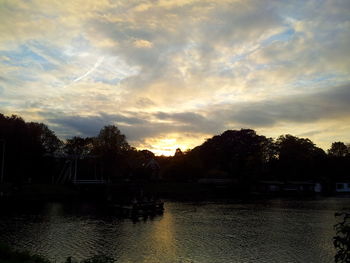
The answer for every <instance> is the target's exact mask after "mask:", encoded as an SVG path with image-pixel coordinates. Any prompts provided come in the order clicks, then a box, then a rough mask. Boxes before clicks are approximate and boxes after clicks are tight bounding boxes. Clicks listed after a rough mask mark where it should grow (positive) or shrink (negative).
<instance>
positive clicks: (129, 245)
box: [0, 197, 350, 263]
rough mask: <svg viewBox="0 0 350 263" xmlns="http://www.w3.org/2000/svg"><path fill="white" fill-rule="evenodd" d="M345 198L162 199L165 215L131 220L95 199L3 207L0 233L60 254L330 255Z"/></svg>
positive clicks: (155, 257) (184, 257) (133, 258)
mask: <svg viewBox="0 0 350 263" xmlns="http://www.w3.org/2000/svg"><path fill="white" fill-rule="evenodd" d="M349 207H350V199H349V198H341V197H329V198H315V199H307V200H305V199H303V200H295V199H270V200H264V201H250V202H233V201H231V202H196V203H193V202H175V201H166V202H165V212H164V214H163V215H159V216H155V217H153V218H146V219H141V220H139V221H133V220H131V219H127V218H124V219H122V218H118V217H116V216H115V215H113V214H111V213H107V212H106V211H105V210H103V211H100V209H99V207H98V205H97V204H91V203H79V204H63V203H46V204H44V205H41V206H37V205H36V206H29V205H26V206H25V207H22V206H16V207H12V209H11V210H8V209H2V211H1V215H0V241H3V242H6V243H9V244H10V245H12V246H13V247H15V248H17V249H24V250H29V251H31V252H33V253H38V254H41V255H44V256H45V257H47V258H49V259H51V260H53V261H56V262H63V261H64V260H65V259H66V258H67V257H68V256H73V257H74V258H76V259H79V260H81V259H84V258H87V257H89V256H93V255H96V254H105V255H108V256H111V257H113V258H115V259H117V262H137V263H157V262H161V263H167V262H169V263H180V262H181V263H184V262H186V263H187V262H188V263H189V262H193V263H219V262H220V263H226V262H237V263H246V262H259V263H261V262H266V263H267V262H268V263H273V262H276V263H277V262H278V263H280V262H284V263H288V262H291V263H292V262H293V263H294V262H310V263H311V262H315V263H316V262H317V263H320V262H327V263H328V262H333V261H334V260H333V258H334V254H335V250H334V248H333V243H332V238H333V236H334V234H335V233H334V229H333V225H334V224H335V223H336V218H335V217H334V213H335V212H337V211H340V210H342V209H344V208H349Z"/></svg>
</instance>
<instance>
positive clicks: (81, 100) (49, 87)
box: [0, 0, 350, 155]
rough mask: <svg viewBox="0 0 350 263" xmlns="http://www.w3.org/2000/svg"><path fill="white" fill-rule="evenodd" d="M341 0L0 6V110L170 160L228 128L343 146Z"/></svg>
mask: <svg viewBox="0 0 350 263" xmlns="http://www.w3.org/2000/svg"><path fill="white" fill-rule="evenodd" d="M349 14H350V1H348V0H329V1H327V0H308V1H305V0H293V1H279V0H230V1H226V0H222V1H220V0H216V1H209V0H208V1H206V0H158V1H156V0H154V1H148V0H144V1H124V0H123V1H121V0H120V1H117V0H116V1H114V0H96V1H89V0H70V1H58V0H47V1H45V0H23V1H19V0H0V112H1V113H2V114H5V115H11V114H17V115H19V116H21V117H23V118H24V119H25V120H26V121H36V122H43V123H45V124H47V125H48V126H49V128H50V129H52V130H54V131H55V133H56V134H57V135H58V136H59V137H60V138H61V139H65V138H70V137H72V136H84V137H85V136H96V135H97V134H98V132H99V130H100V129H101V128H102V127H103V126H105V125H110V124H114V125H116V126H117V127H118V128H119V129H120V130H121V132H122V133H123V134H125V135H126V137H127V140H128V142H129V144H130V145H132V146H134V147H136V148H138V149H149V150H151V151H153V152H154V153H156V154H165V155H172V154H174V152H175V149H176V148H178V147H179V148H181V149H182V150H186V149H189V148H193V147H195V146H197V145H200V144H201V143H203V142H204V141H205V140H206V139H207V138H210V137H212V136H213V135H216V134H221V133H223V132H224V131H225V130H228V129H241V128H251V129H254V130H256V131H257V133H258V134H261V135H265V136H267V137H272V138H277V137H278V136H279V135H282V134H292V135H294V136H298V137H307V138H310V139H311V140H312V141H313V142H314V143H315V144H316V145H317V146H319V147H322V148H323V149H325V150H326V149H328V148H329V147H330V145H331V143H332V142H334V141H343V142H350V74H349V73H350V55H349V54H350V15H349Z"/></svg>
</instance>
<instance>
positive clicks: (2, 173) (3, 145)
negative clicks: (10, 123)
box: [0, 140, 6, 184]
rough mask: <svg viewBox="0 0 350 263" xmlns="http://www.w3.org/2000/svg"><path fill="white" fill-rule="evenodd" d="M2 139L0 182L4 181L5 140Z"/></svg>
mask: <svg viewBox="0 0 350 263" xmlns="http://www.w3.org/2000/svg"><path fill="white" fill-rule="evenodd" d="M1 141H2V161H1V179H0V184H2V183H3V182H4V168H5V147H6V141H5V140H1Z"/></svg>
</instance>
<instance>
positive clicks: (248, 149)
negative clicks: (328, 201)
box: [0, 114, 350, 192]
mask: <svg viewBox="0 0 350 263" xmlns="http://www.w3.org/2000/svg"><path fill="white" fill-rule="evenodd" d="M0 146H1V148H2V149H4V148H5V147H6V151H5V152H6V156H5V162H4V164H5V172H4V174H5V176H4V177H5V178H4V179H5V181H6V182H13V183H25V182H31V181H32V182H40V183H48V182H51V181H55V180H54V179H55V177H58V176H59V174H61V175H62V171H63V170H64V166H65V165H66V166H67V162H68V164H69V163H70V164H71V165H72V164H73V163H74V164H76V165H77V167H78V170H79V171H78V173H79V175H82V176H83V177H85V178H83V179H94V178H97V177H99V178H104V179H108V180H109V181H114V180H126V179H127V180H148V179H155V178H156V179H159V178H161V179H162V180H165V181H174V182H197V181H199V180H201V179H203V178H204V179H206V180H208V179H209V180H221V181H227V182H230V183H231V184H234V185H236V187H237V188H238V189H239V191H243V192H249V191H250V190H251V188H252V186H254V184H255V183H256V182H258V181H261V180H278V181H284V182H287V181H293V180H294V181H307V180H313V181H318V182H321V183H323V185H325V186H328V190H329V191H332V189H333V188H334V186H333V185H334V183H335V182H336V181H339V180H343V181H347V180H349V179H350V178H349V176H348V175H347V174H346V173H344V171H348V170H349V169H350V154H349V145H346V144H344V143H343V142H335V143H333V144H332V147H331V148H330V149H329V150H328V154H326V153H325V152H324V151H323V150H322V149H320V148H318V147H316V146H315V144H314V143H313V142H312V141H311V140H309V139H307V138H298V137H295V136H292V135H289V134H288V135H282V136H280V137H278V138H277V140H273V139H272V138H267V137H265V136H263V135H258V134H257V133H256V132H255V131H254V130H251V129H241V130H227V131H225V132H223V133H222V134H220V135H215V136H213V137H212V138H209V139H207V140H206V141H205V142H204V143H203V144H202V145H200V146H197V147H195V148H194V149H192V150H187V151H185V152H183V151H181V149H177V150H176V152H175V154H174V156H172V157H165V156H158V157H156V156H154V154H153V153H152V152H150V151H148V150H143V151H139V150H136V149H135V148H132V147H131V146H130V145H129V144H128V142H127V140H126V137H125V135H123V134H122V133H121V132H120V130H119V129H118V127H116V126H114V125H109V126H105V127H103V128H102V129H101V131H100V132H99V134H98V135H97V136H96V137H88V138H82V137H73V138H71V139H67V140H66V142H65V143H63V142H61V141H60V140H59V139H58V138H57V137H56V136H55V134H54V132H53V131H51V130H50V129H49V128H48V127H47V126H46V125H44V124H41V123H34V122H30V123H27V122H25V121H24V120H23V119H21V118H20V117H18V116H11V117H6V116H4V115H2V114H0ZM1 157H2V156H1ZM0 160H2V158H0ZM154 160H156V162H155V161H154ZM159 167H160V173H158V172H159V171H158V170H159ZM67 171H69V169H68V168H67ZM52 177H54V178H53V179H52ZM326 190H327V187H326Z"/></svg>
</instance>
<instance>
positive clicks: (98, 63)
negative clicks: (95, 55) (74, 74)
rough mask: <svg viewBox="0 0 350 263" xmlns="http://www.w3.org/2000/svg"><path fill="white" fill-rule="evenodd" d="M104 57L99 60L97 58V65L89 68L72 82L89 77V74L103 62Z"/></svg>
mask: <svg viewBox="0 0 350 263" xmlns="http://www.w3.org/2000/svg"><path fill="white" fill-rule="evenodd" d="M104 59H105V57H102V58H100V59H99V60H97V62H96V63H95V65H94V66H93V67H92V68H91V69H89V70H88V71H87V72H86V73H85V74H83V75H81V76H80V77H78V78H76V79H75V80H73V82H72V83H75V82H78V81H80V80H82V79H83V78H85V77H87V76H88V75H90V74H91V73H92V72H94V71H95V70H96V69H97V68H98V67H99V66H100V65H101V64H102V62H103V60H104Z"/></svg>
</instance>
